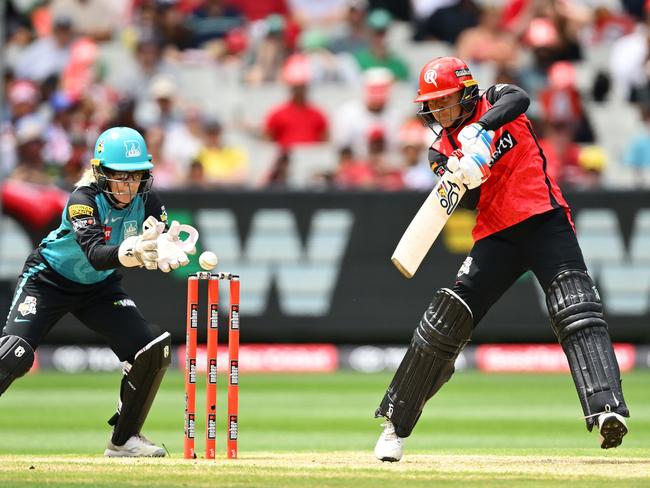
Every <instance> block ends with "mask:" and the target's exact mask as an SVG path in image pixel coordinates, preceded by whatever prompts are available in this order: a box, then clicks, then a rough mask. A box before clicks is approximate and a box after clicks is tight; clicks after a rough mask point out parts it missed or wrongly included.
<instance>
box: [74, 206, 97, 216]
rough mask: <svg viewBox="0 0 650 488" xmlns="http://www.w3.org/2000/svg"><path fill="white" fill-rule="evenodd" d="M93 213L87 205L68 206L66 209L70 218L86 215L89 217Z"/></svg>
mask: <svg viewBox="0 0 650 488" xmlns="http://www.w3.org/2000/svg"><path fill="white" fill-rule="evenodd" d="M93 212H94V209H93V208H92V207H91V206H89V205H78V204H77V205H70V206H69V207H68V215H70V217H76V216H77V215H88V216H91V215H92V214H93Z"/></svg>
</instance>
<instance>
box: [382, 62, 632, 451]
mask: <svg viewBox="0 0 650 488" xmlns="http://www.w3.org/2000/svg"><path fill="white" fill-rule="evenodd" d="M415 102H416V103H419V104H421V109H420V111H419V115H420V117H421V118H422V120H423V121H424V122H425V123H426V124H427V125H428V126H429V127H430V128H431V129H432V130H433V131H434V132H435V133H436V135H437V139H436V141H435V142H434V144H433V145H432V147H431V149H430V150H429V160H430V162H431V165H432V168H433V169H434V171H436V172H438V174H443V173H444V172H445V171H451V172H452V173H453V174H454V175H455V176H456V177H457V179H458V180H459V181H461V182H462V183H464V184H465V185H466V186H467V188H468V190H469V191H468V192H467V193H466V194H465V197H464V199H463V200H464V202H463V203H464V204H465V206H468V207H470V208H477V210H478V216H477V221H476V226H475V227H474V230H473V232H472V235H473V238H474V246H473V248H472V250H471V251H470V253H469V256H468V257H467V258H466V259H465V262H464V263H463V265H462V266H461V267H460V270H459V271H458V275H457V276H456V281H455V283H454V284H453V286H451V287H450V288H442V289H440V290H438V291H436V292H435V294H434V296H433V301H432V302H431V304H430V305H429V307H428V308H427V310H426V312H425V313H424V316H423V317H422V319H421V321H420V324H419V325H418V327H417V328H416V330H415V333H414V335H413V339H412V341H411V344H410V346H409V348H408V350H407V352H406V355H405V356H404V359H403V360H402V362H401V364H400V366H399V368H398V370H397V372H396V373H395V376H394V378H393V381H392V382H391V384H390V386H389V387H388V391H387V392H386V394H385V396H384V398H383V399H382V401H381V404H380V405H379V408H378V409H377V411H376V413H375V416H376V417H384V418H385V419H386V423H385V424H383V426H384V431H383V433H382V434H381V436H380V437H379V440H378V441H377V445H376V447H375V456H376V457H377V458H378V459H380V460H382V461H399V460H400V459H401V458H402V453H403V446H404V439H405V438H406V437H408V436H409V435H411V432H412V431H413V428H414V427H415V424H416V423H417V421H418V418H419V417H420V414H421V413H422V409H423V408H424V405H425V403H426V402H427V400H429V399H430V398H431V397H432V396H433V395H435V394H436V392H437V391H438V390H439V389H440V388H441V387H442V385H444V384H445V383H446V382H447V381H448V380H449V378H451V375H452V374H453V372H454V361H455V360H456V357H457V356H458V354H459V353H460V352H461V351H462V349H463V348H464V347H465V345H466V344H467V342H468V341H469V340H470V337H471V335H472V331H473V330H474V328H475V327H476V326H477V325H478V324H479V322H480V321H481V319H482V318H483V316H484V315H485V314H486V313H487V311H488V310H489V309H490V307H491V306H492V305H493V304H494V303H495V302H496V301H497V300H498V299H499V298H500V297H501V295H502V294H503V293H504V292H505V291H506V290H507V289H508V288H509V287H510V285H512V284H513V283H514V282H515V281H516V280H517V279H518V278H519V277H520V276H521V275H522V274H523V273H525V272H527V271H532V272H533V273H534V275H535V277H536V278H537V280H538V281H539V283H540V285H541V286H542V289H543V290H544V291H545V293H546V304H547V307H548V311H549V315H550V319H551V325H552V327H553V331H554V332H555V334H556V336H557V338H558V341H559V342H560V344H561V345H562V348H563V350H564V352H565V354H566V356H567V359H568V362H569V367H570V369H571V374H572V376H573V380H574V383H575V386H576V389H577V391H578V397H579V398H580V403H581V405H582V410H583V413H584V418H585V421H586V424H587V429H588V430H589V431H591V430H592V429H593V428H594V426H595V427H596V428H597V429H598V431H599V432H600V446H601V447H602V448H603V449H608V448H611V447H617V446H619V445H620V444H621V442H622V440H623V436H624V435H625V434H626V433H627V426H626V423H625V418H624V417H629V411H628V408H627V406H626V404H625V400H624V399H623V391H622V388H621V377H620V371H619V367H618V363H617V361H616V356H615V355H614V350H613V348H612V342H611V339H610V336H609V332H608V330H607V323H606V322H605V319H604V317H603V306H602V303H601V300H600V296H599V294H598V290H597V289H596V285H595V284H594V282H593V280H592V279H591V277H590V276H589V274H588V272H587V267H586V266H585V262H584V259H583V257H582V252H581V250H580V246H579V245H578V241H577V239H576V235H575V229H574V226H573V222H572V220H571V212H570V209H569V206H568V205H567V203H566V201H565V200H564V197H563V196H562V193H561V191H560V189H559V188H558V186H557V185H556V184H555V182H554V181H553V180H552V179H551V177H550V176H549V175H548V173H547V171H546V158H545V156H544V153H543V152H542V149H541V147H540V145H539V142H538V141H537V138H536V136H535V134H534V132H533V128H532V126H531V123H530V121H529V120H528V118H527V117H526V116H525V115H524V112H525V111H526V109H527V108H528V105H529V102H530V101H529V98H528V95H527V94H526V93H525V92H524V91H523V90H522V89H520V88H518V87H516V86H514V85H507V84H499V85H495V86H491V87H490V88H488V89H487V90H486V91H484V92H482V93H480V92H479V89H478V84H477V82H476V81H475V80H474V79H473V77H472V74H471V73H470V70H469V69H468V67H467V65H466V64H465V63H464V62H463V61H461V60H460V59H457V58H453V57H441V58H435V59H433V60H431V61H429V62H428V63H427V64H426V65H425V66H424V68H422V71H421V73H420V79H419V91H418V96H417V98H416V99H415ZM452 153H453V154H452ZM543 421H544V419H540V422H543Z"/></svg>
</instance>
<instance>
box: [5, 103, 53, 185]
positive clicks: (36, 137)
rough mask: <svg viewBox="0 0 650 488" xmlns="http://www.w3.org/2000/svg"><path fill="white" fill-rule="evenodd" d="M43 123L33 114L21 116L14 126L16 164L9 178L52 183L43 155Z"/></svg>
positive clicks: (51, 176)
mask: <svg viewBox="0 0 650 488" xmlns="http://www.w3.org/2000/svg"><path fill="white" fill-rule="evenodd" d="M44 133H45V124H44V123H43V122H42V121H41V120H40V118H39V117H37V116H35V115H31V116H27V117H23V118H22V119H21V120H20V122H19V123H18V124H17V126H16V153H17V164H16V167H15V168H14V170H13V171H12V173H11V174H10V175H9V178H10V179H15V180H20V181H29V182H31V183H39V184H43V185H47V184H52V183H53V182H54V180H55V179H54V175H53V174H51V172H50V171H48V170H49V168H48V166H47V165H46V162H45V159H44V157H43V146H44V144H45V139H44V136H45V134H44Z"/></svg>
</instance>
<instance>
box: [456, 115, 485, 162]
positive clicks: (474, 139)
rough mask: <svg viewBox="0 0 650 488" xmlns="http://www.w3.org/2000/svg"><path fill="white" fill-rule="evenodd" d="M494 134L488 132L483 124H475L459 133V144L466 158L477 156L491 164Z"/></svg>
mask: <svg viewBox="0 0 650 488" xmlns="http://www.w3.org/2000/svg"><path fill="white" fill-rule="evenodd" d="M493 137H494V132H492V131H487V130H485V129H484V128H483V127H481V124H478V123H474V124H470V125H468V126H467V127H463V128H462V129H461V131H460V132H459V133H458V142H459V143H460V145H461V149H462V151H463V154H465V155H466V156H469V155H473V154H477V155H479V156H481V158H482V159H483V160H484V161H486V163H489V162H490V161H491V160H492V138H493Z"/></svg>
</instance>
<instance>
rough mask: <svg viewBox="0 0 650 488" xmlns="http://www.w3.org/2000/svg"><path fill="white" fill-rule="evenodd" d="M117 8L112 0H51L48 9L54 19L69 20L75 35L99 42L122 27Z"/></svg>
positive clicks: (117, 4)
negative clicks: (60, 17) (63, 18)
mask: <svg viewBox="0 0 650 488" xmlns="http://www.w3.org/2000/svg"><path fill="white" fill-rule="evenodd" d="M118 6H119V2H115V1H114V0H52V3H51V7H50V8H51V12H52V15H53V16H54V17H55V18H56V17H57V16H65V17H67V18H69V19H70V21H71V23H72V29H73V30H74V31H75V32H76V33H78V34H80V35H82V36H87V37H90V38H92V39H94V40H95V41H100V42H101V41H108V40H109V39H111V38H112V37H113V32H115V30H116V29H118V28H119V27H120V26H121V25H122V22H121V20H122V19H121V18H120V13H121V12H120V11H119V9H118Z"/></svg>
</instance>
